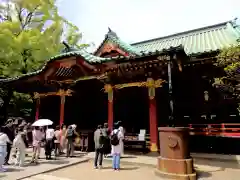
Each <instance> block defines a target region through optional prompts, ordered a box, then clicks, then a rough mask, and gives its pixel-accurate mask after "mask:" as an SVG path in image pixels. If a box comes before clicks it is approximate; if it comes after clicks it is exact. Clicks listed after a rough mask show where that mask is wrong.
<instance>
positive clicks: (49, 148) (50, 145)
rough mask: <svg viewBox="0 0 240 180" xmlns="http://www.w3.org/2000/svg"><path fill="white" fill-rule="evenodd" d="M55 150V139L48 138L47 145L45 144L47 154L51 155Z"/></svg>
mask: <svg viewBox="0 0 240 180" xmlns="http://www.w3.org/2000/svg"><path fill="white" fill-rule="evenodd" d="M52 150H53V140H52V139H51V140H49V139H48V140H46V145H45V155H46V156H49V157H51V153H52Z"/></svg>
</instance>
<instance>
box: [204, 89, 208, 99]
mask: <svg viewBox="0 0 240 180" xmlns="http://www.w3.org/2000/svg"><path fill="white" fill-rule="evenodd" d="M204 100H205V101H208V100H209V94H208V91H204Z"/></svg>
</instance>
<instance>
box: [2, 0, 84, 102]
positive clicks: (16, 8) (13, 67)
mask: <svg viewBox="0 0 240 180" xmlns="http://www.w3.org/2000/svg"><path fill="white" fill-rule="evenodd" d="M81 37H82V35H81V33H80V32H79V29H78V28H77V27H76V26H74V25H73V24H71V23H70V22H68V21H67V20H66V19H64V18H63V17H61V16H60V15H59V13H58V8H57V6H56V2H55V0H8V1H6V2H5V3H2V4H1V5H0V76H2V77H16V76H21V75H22V74H26V73H29V72H33V71H36V70H38V69H40V68H41V66H43V64H44V63H46V60H48V59H49V58H50V57H51V56H54V55H56V54H58V53H59V52H60V51H61V50H62V49H63V48H64V46H63V45H62V43H61V42H62V41H63V40H64V41H66V42H67V43H68V44H69V45H71V46H74V47H75V48H83V47H86V46H87V45H86V44H78V43H79V41H80V40H81ZM3 94H4V93H3ZM3 94H2V95H3ZM17 102H18V103H17ZM20 102H29V103H32V101H31V97H30V96H28V95H22V94H18V93H14V96H13V98H12V100H11V104H14V103H15V105H17V104H18V105H19V103H20Z"/></svg>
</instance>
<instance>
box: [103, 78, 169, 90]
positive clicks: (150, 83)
mask: <svg viewBox="0 0 240 180" xmlns="http://www.w3.org/2000/svg"><path fill="white" fill-rule="evenodd" d="M165 82H166V81H165V80H162V79H158V80H153V81H144V82H133V83H124V84H116V85H114V86H113V87H112V88H114V89H123V88H126V87H154V88H158V87H162V84H163V83H165ZM104 89H105V91H106V92H107V90H108V86H107V85H105V87H104Z"/></svg>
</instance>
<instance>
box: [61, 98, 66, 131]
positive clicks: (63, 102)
mask: <svg viewBox="0 0 240 180" xmlns="http://www.w3.org/2000/svg"><path fill="white" fill-rule="evenodd" d="M64 105H65V96H64V95H62V96H61V103H60V127H61V126H62V125H63V122H64Z"/></svg>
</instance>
